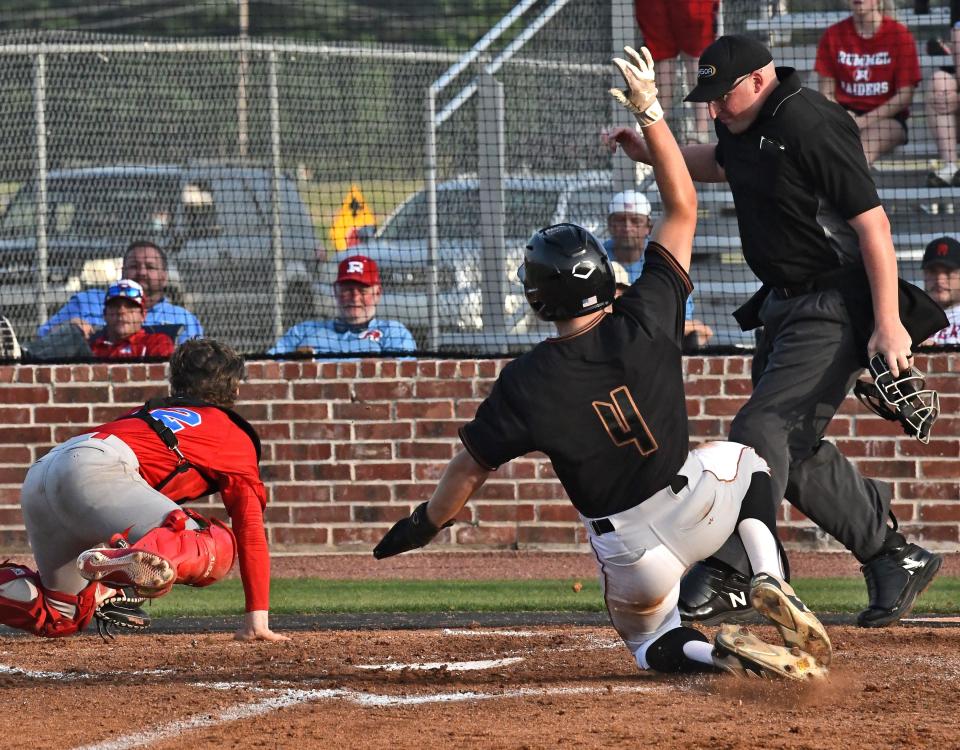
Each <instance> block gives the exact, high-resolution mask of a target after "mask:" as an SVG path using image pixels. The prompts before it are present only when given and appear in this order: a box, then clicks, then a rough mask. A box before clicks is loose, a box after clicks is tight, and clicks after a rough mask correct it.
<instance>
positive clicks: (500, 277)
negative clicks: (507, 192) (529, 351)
mask: <svg viewBox="0 0 960 750" xmlns="http://www.w3.org/2000/svg"><path fill="white" fill-rule="evenodd" d="M477 94H478V97H479V98H478V99H477V158H478V163H477V177H478V178H479V183H480V184H479V200H480V238H481V244H480V247H481V251H480V257H479V258H478V259H477V260H478V262H479V263H480V279H481V281H480V284H481V286H480V288H481V296H482V298H483V332H484V334H489V335H490V336H491V337H493V336H496V333H497V328H498V327H499V328H500V329H502V328H503V317H504V312H505V309H506V297H507V294H508V293H509V291H510V288H509V280H508V279H507V276H506V273H505V269H506V247H505V244H504V237H505V232H504V215H505V211H504V195H503V169H504V162H505V160H506V154H505V143H504V141H505V139H504V125H503V118H504V106H503V84H502V83H500V82H499V81H498V80H497V79H495V78H494V77H493V76H492V75H490V73H488V72H487V71H486V70H483V72H482V73H481V74H480V82H479V88H478V91H477ZM491 343H492V341H491Z"/></svg>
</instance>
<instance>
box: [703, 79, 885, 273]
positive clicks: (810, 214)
mask: <svg viewBox="0 0 960 750" xmlns="http://www.w3.org/2000/svg"><path fill="white" fill-rule="evenodd" d="M777 77H778V78H779V80H780V84H779V85H778V86H777V88H776V89H774V91H773V93H772V94H771V95H770V97H769V98H768V99H767V100H766V101H765V102H764V104H763V107H762V108H761V109H760V114H759V116H758V117H757V120H756V121H755V122H754V123H753V124H752V125H751V126H750V127H749V128H747V130H746V131H744V132H743V133H739V134H733V133H731V132H730V131H729V130H728V129H727V128H726V126H725V125H724V124H723V123H722V122H720V121H719V120H716V121H715V127H716V131H717V139H718V144H717V148H716V152H715V157H716V160H717V163H718V164H720V166H722V167H723V168H724V171H725V172H726V175H727V181H728V182H729V183H730V190H731V191H732V192H733V200H734V203H735V204H736V209H737V222H738V223H739V225H740V238H741V241H742V244H743V256H744V258H745V259H746V261H747V264H748V265H749V266H750V268H751V269H752V270H753V272H754V273H755V274H756V275H757V278H759V279H760V280H761V281H762V282H763V283H765V284H768V285H770V286H791V285H794V284H800V283H803V282H806V281H810V280H811V279H813V278H815V277H817V276H820V275H822V274H824V273H826V272H827V271H831V270H834V269H836V268H839V267H841V266H843V265H849V264H859V263H862V259H861V256H860V243H859V239H858V237H857V234H856V232H855V231H854V230H853V227H851V226H850V225H849V224H848V223H847V220H848V219H851V218H853V217H854V216H857V215H858V214H861V213H863V212H864V211H868V210H869V209H871V208H875V207H876V206H879V205H880V198H879V196H878V195H877V188H876V185H875V184H874V182H873V178H872V177H871V175H870V168H869V167H868V166H867V160H866V158H865V157H864V155H863V145H862V144H861V142H860V133H859V131H858V130H857V126H856V123H855V122H854V121H853V118H852V117H851V116H850V115H849V114H848V113H847V112H846V111H845V110H844V109H843V108H842V107H841V106H840V105H838V104H836V103H834V102H831V101H829V100H827V99H826V98H824V97H823V96H821V95H820V94H819V93H817V92H816V91H812V90H810V89H808V88H803V87H802V86H801V85H800V78H799V77H798V76H797V74H796V72H795V71H794V70H793V68H777Z"/></svg>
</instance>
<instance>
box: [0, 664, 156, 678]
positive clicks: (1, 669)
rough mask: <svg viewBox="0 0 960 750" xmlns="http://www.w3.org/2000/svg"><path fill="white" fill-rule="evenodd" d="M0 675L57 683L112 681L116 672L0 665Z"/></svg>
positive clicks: (150, 672) (144, 672)
mask: <svg viewBox="0 0 960 750" xmlns="http://www.w3.org/2000/svg"><path fill="white" fill-rule="evenodd" d="M173 671H174V670H172V669H142V670H138V671H135V672H123V674H124V675H164V674H172V673H173ZM0 674H10V675H19V676H21V677H29V678H30V679H33V680H56V681H58V682H71V681H75V680H92V679H99V678H102V677H106V676H109V677H110V678H111V679H113V678H114V677H115V676H116V675H117V672H109V673H107V672H104V673H103V674H97V673H96V672H43V671H38V670H33V669H23V668H21V667H11V666H10V665H9V664H0Z"/></svg>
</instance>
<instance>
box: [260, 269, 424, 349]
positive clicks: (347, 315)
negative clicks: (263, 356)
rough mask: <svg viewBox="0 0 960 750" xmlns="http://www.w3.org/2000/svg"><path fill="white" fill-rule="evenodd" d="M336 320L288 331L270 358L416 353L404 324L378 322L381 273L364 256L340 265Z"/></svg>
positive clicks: (308, 322)
mask: <svg viewBox="0 0 960 750" xmlns="http://www.w3.org/2000/svg"><path fill="white" fill-rule="evenodd" d="M333 293H334V296H335V297H336V301H337V311H338V315H337V318H336V320H306V321H304V322H303V323H297V325H295V326H294V327H293V328H291V329H290V330H289V331H287V332H286V333H285V334H283V336H281V337H280V340H279V341H277V343H276V344H275V345H274V347H273V348H272V349H270V351H269V352H268V353H269V354H290V353H291V352H303V353H307V354H322V353H341V354H342V353H350V354H361V353H370V354H379V353H382V354H405V353H409V352H413V351H416V348H417V344H416V342H415V341H414V340H413V335H412V334H411V333H410V331H408V330H407V328H406V326H404V325H403V323H400V322H399V321H396V320H383V319H382V318H377V317H376V314H377V305H378V304H379V303H380V295H381V288H380V271H379V269H378V268H377V264H376V262H375V261H373V260H372V259H370V258H367V257H366V256H363V255H351V256H350V257H349V258H344V259H343V260H342V261H340V265H339V266H338V267H337V280H336V282H335V283H334V285H333Z"/></svg>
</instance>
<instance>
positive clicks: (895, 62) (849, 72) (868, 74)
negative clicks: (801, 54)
mask: <svg viewBox="0 0 960 750" xmlns="http://www.w3.org/2000/svg"><path fill="white" fill-rule="evenodd" d="M816 70H817V73H819V74H820V75H821V76H823V77H825V78H833V79H834V80H835V81H836V82H837V88H836V97H837V103H838V104H840V105H841V106H843V107H847V108H849V109H853V110H857V111H858V112H861V113H863V112H869V111H870V110H873V109H876V108H877V107H879V106H880V105H881V104H883V103H884V102H885V101H887V100H888V99H890V98H891V97H892V96H893V95H894V94H895V93H896V92H897V91H898V90H899V89H902V88H913V87H914V86H916V85H917V84H918V83H919V82H920V60H919V59H918V58H917V42H916V40H915V39H914V38H913V34H911V33H910V31H909V30H908V29H907V27H906V26H904V25H903V24H900V23H897V22H896V21H894V20H893V19H892V18H888V17H886V16H884V19H883V22H882V23H881V24H880V28H879V29H877V33H876V34H874V35H873V36H872V37H871V38H870V39H864V38H862V37H860V36H858V35H857V30H856V28H855V27H854V25H853V18H852V17H851V18H847V19H846V20H843V21H841V22H840V23H835V24H834V25H833V26H830V27H829V28H828V29H827V30H826V31H825V32H824V34H823V36H822V37H820V44H819V45H818V46H817V62H816Z"/></svg>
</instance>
